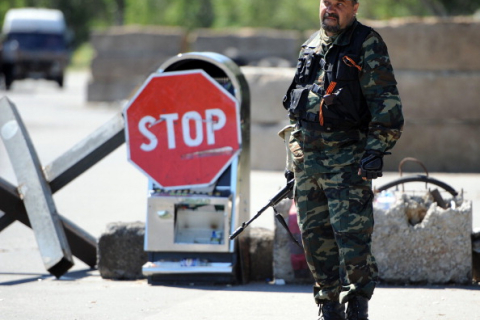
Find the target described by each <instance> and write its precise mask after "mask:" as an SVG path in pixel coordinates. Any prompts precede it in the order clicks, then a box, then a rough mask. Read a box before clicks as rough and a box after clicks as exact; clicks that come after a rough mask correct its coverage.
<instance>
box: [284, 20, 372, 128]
mask: <svg viewBox="0 0 480 320" xmlns="http://www.w3.org/2000/svg"><path fill="white" fill-rule="evenodd" d="M371 31H372V29H371V28H370V27H367V26H364V25H362V24H361V23H359V22H356V24H355V26H354V27H352V28H350V29H349V30H347V31H346V33H345V34H344V35H343V37H347V39H348V38H350V41H349V44H348V45H345V46H339V45H333V46H332V48H330V51H329V53H328V55H327V60H325V59H323V58H322V57H321V55H320V54H319V53H317V51H318V48H312V47H309V46H308V43H309V42H310V40H309V41H307V42H306V45H304V46H303V50H302V52H303V55H302V56H301V57H300V58H299V59H298V64H297V71H296V73H295V77H294V79H293V81H292V84H291V85H290V88H289V89H288V92H287V94H286V96H285V97H284V101H283V104H284V107H285V109H287V110H288V112H289V116H290V118H292V119H295V120H297V121H298V122H299V123H300V125H302V126H304V127H308V128H312V129H316V130H321V131H326V132H330V131H336V130H350V129H364V128H366V126H367V125H368V122H369V120H370V112H369V111H368V107H367V104H366V101H365V98H364V96H363V94H362V90H361V87H360V82H359V72H360V70H359V69H361V68H360V67H359V66H358V63H359V60H360V55H361V49H362V44H363V42H364V41H365V38H366V37H367V36H368V35H369V34H370V32H371ZM318 36H319V34H318V32H317V33H315V34H314V35H313V36H312V37H311V38H310V39H313V38H314V37H318ZM319 68H323V70H324V71H325V73H324V79H323V85H322V86H319V85H317V84H315V80H316V77H317V75H318V71H319ZM329 87H330V89H329ZM310 92H313V93H315V94H317V95H318V96H319V97H320V98H322V97H323V100H324V101H323V102H322V103H321V112H320V114H313V113H310V112H308V113H307V112H306V109H307V104H308V96H309V93H310Z"/></svg>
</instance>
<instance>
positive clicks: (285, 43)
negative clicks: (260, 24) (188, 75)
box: [189, 28, 301, 66]
mask: <svg viewBox="0 0 480 320" xmlns="http://www.w3.org/2000/svg"><path fill="white" fill-rule="evenodd" d="M189 42H190V46H191V49H192V50H193V51H214V52H218V53H221V54H224V55H226V56H229V57H231V58H235V59H236V60H237V61H238V62H240V63H241V64H245V65H246V64H250V65H258V64H260V63H261V61H262V60H265V59H266V60H267V63H268V60H269V59H271V58H277V59H281V60H284V62H282V63H280V64H283V65H284V66H285V64H286V65H289V66H294V65H296V61H297V58H298V51H299V48H300V47H299V46H300V44H301V38H300V33H299V32H297V31H288V30H287V31H284V30H274V29H249V28H244V29H240V30H222V31H219V30H211V29H199V30H196V31H195V32H194V33H192V35H191V37H190V40H189ZM278 64H279V63H277V64H276V65H274V66H278Z"/></svg>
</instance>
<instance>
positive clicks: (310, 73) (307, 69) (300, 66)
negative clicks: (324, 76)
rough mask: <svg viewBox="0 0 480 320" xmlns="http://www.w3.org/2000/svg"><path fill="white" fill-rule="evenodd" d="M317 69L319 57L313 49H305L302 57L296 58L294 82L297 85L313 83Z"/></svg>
mask: <svg viewBox="0 0 480 320" xmlns="http://www.w3.org/2000/svg"><path fill="white" fill-rule="evenodd" d="M319 67H320V55H318V54H317V53H316V52H315V48H310V47H307V48H306V49H305V50H304V51H303V56H302V57H300V58H298V63H297V72H296V73H295V82H296V83H297V84H299V85H306V84H311V83H314V82H315V78H316V77H317V74H318V69H319Z"/></svg>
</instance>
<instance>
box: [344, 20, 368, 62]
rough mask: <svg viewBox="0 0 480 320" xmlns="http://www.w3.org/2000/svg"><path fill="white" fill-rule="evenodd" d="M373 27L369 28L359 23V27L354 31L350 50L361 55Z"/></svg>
mask: <svg viewBox="0 0 480 320" xmlns="http://www.w3.org/2000/svg"><path fill="white" fill-rule="evenodd" d="M372 30H373V29H372V28H371V27H367V26H366V25H363V24H361V23H360V22H358V25H357V27H356V28H355V30H353V34H352V38H351V39H352V42H351V43H350V45H349V48H350V49H351V50H352V51H353V52H354V53H355V54H360V51H361V50H362V45H363V43H364V42H365V39H366V38H367V36H368V35H369V34H370V33H371V32H372Z"/></svg>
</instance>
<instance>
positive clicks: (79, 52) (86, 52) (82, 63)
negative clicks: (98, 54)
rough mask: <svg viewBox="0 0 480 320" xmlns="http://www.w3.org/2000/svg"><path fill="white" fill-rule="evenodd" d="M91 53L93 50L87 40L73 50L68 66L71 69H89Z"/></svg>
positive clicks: (92, 53)
mask: <svg viewBox="0 0 480 320" xmlns="http://www.w3.org/2000/svg"><path fill="white" fill-rule="evenodd" d="M93 55H94V50H93V47H92V45H91V44H90V43H89V42H85V43H84V44H82V45H80V46H79V47H78V48H77V49H76V50H75V51H74V52H73V54H72V58H71V60H70V64H69V65H68V68H69V69H72V70H85V69H89V68H90V63H91V61H92V59H93Z"/></svg>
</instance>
